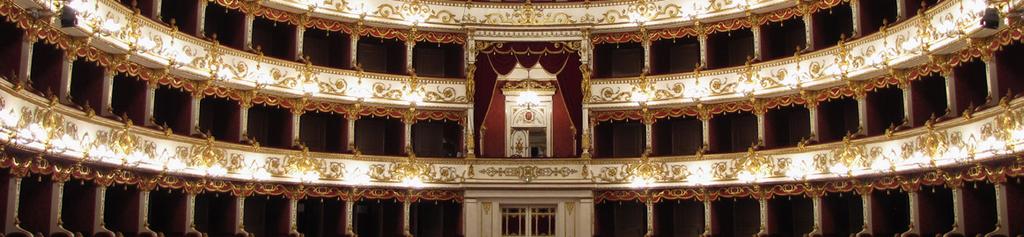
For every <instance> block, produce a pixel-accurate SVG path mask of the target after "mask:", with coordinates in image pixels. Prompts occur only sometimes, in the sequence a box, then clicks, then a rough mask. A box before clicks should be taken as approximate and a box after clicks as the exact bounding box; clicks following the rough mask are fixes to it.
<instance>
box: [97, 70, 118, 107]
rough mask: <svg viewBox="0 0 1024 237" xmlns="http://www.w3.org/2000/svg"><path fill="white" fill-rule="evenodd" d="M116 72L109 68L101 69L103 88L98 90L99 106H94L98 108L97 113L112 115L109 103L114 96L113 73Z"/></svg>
mask: <svg viewBox="0 0 1024 237" xmlns="http://www.w3.org/2000/svg"><path fill="white" fill-rule="evenodd" d="M116 74H117V72H115V71H114V69H111V68H107V69H105V70H103V89H102V91H100V108H95V109H97V110H99V113H97V114H101V115H106V116H110V115H113V114H112V113H111V108H113V106H112V105H111V103H112V101H113V99H112V98H113V97H114V75H116Z"/></svg>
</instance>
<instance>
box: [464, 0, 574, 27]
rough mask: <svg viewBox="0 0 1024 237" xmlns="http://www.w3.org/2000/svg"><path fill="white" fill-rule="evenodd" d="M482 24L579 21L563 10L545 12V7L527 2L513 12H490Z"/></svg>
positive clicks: (565, 23) (554, 23) (569, 22)
mask: <svg viewBox="0 0 1024 237" xmlns="http://www.w3.org/2000/svg"><path fill="white" fill-rule="evenodd" d="M477 23H480V24H493V25H569V24H576V23H577V21H576V20H574V19H573V17H572V16H570V15H569V14H566V13H563V12H555V13H545V12H544V9H540V8H537V7H536V6H534V5H533V4H532V3H530V2H527V3H526V4H523V5H522V6H521V7H520V8H518V9H515V10H513V11H512V12H504V13H489V14H486V15H484V16H483V18H482V19H480V21H478V22H477Z"/></svg>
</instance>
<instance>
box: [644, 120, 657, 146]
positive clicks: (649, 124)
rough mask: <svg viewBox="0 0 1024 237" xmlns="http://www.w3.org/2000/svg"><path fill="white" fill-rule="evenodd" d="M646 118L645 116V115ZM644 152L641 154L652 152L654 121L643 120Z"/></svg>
mask: <svg viewBox="0 0 1024 237" xmlns="http://www.w3.org/2000/svg"><path fill="white" fill-rule="evenodd" d="M645 116H646V115H645ZM643 123H644V150H643V152H648V151H652V152H653V148H654V142H653V141H651V140H654V130H652V129H653V128H654V119H644V120H643Z"/></svg>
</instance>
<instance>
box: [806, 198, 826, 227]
mask: <svg viewBox="0 0 1024 237" xmlns="http://www.w3.org/2000/svg"><path fill="white" fill-rule="evenodd" d="M823 199H824V198H822V196H821V195H814V197H811V201H812V202H813V205H814V213H813V215H814V226H816V227H817V228H813V229H812V230H811V232H810V233H808V234H807V235H805V236H822V235H823V234H824V233H823V232H824V231H822V228H823V224H824V223H822V220H824V218H825V217H824V213H823V210H822V208H824V207H823V206H822V203H823V202H824V200H823Z"/></svg>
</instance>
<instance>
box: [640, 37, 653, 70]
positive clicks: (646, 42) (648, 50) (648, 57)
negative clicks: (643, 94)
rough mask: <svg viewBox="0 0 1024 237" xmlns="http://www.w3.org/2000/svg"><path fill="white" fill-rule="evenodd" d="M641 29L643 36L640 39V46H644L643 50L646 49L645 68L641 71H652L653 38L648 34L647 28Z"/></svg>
mask: <svg viewBox="0 0 1024 237" xmlns="http://www.w3.org/2000/svg"><path fill="white" fill-rule="evenodd" d="M641 31H642V33H641V34H642V36H641V37H642V38H641V39H640V46H641V47H643V50H644V65H643V69H641V71H642V72H646V73H650V71H651V39H650V37H649V36H648V35H647V30H646V29H641Z"/></svg>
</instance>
